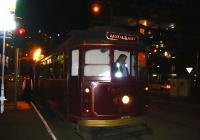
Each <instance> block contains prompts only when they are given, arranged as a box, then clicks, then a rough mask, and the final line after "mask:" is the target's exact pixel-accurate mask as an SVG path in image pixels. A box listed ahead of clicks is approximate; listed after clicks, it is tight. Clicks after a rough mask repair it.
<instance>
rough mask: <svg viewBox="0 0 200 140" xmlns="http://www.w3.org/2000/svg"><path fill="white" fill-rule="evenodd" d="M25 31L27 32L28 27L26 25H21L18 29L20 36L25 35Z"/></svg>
mask: <svg viewBox="0 0 200 140" xmlns="http://www.w3.org/2000/svg"><path fill="white" fill-rule="evenodd" d="M25 33H26V29H25V28H24V27H20V28H18V29H17V34H18V35H19V36H24V35H25Z"/></svg>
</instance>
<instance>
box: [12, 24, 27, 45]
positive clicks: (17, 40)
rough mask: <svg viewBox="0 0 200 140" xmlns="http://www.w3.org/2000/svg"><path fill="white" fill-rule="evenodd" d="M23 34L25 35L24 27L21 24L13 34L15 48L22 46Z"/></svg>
mask: <svg viewBox="0 0 200 140" xmlns="http://www.w3.org/2000/svg"><path fill="white" fill-rule="evenodd" d="M25 35H26V29H25V28H24V27H23V26H20V27H18V28H17V29H16V31H15V34H14V41H15V47H16V48H21V47H23V46H24V40H25V39H24V37H25Z"/></svg>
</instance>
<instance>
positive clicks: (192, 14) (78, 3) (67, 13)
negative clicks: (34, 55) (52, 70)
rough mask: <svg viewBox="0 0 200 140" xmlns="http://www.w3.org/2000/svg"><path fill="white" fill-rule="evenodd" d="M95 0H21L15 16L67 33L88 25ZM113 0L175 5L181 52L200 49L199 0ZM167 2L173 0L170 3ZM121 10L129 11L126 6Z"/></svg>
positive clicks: (49, 30) (50, 30) (31, 27)
mask: <svg viewBox="0 0 200 140" xmlns="http://www.w3.org/2000/svg"><path fill="white" fill-rule="evenodd" d="M93 1H95V0H18V3H17V9H16V16H20V17H22V18H23V24H24V26H26V27H27V28H28V29H29V30H34V31H36V30H38V29H42V30H43V31H44V32H46V33H53V32H61V33H65V32H68V31H69V30H72V29H81V28H86V27H87V26H88V24H89V22H90V18H91V17H90V14H91V13H90V11H89V4H90V3H91V2H93ZM100 1H102V2H104V3H105V2H108V0H100ZM113 2H120V3H121V5H123V4H126V5H127V4H128V3H132V4H134V6H135V7H137V4H140V6H141V5H142V6H144V7H152V6H153V5H154V4H155V5H157V7H158V8H160V9H162V7H163V8H170V9H172V11H171V15H172V19H173V20H174V21H176V22H177V28H176V30H177V31H176V33H177V34H178V35H179V39H181V40H182V41H181V42H179V44H178V45H177V46H178V47H179V48H177V50H178V53H180V54H182V55H188V56H191V57H192V56H193V55H194V53H195V52H196V51H199V50H200V45H199V40H200V26H199V25H200V20H199V19H200V12H199V7H198V4H197V2H196V3H195V1H187V0H113ZM165 3H170V4H169V5H168V7H167V6H166V5H165ZM144 9H145V10H146V8H144ZM119 10H120V12H122V13H123V14H124V15H126V12H125V10H126V7H125V8H124V9H119ZM147 11H148V10H147ZM145 12H146V11H136V10H135V11H134V12H130V13H133V14H141V13H142V14H143V15H145ZM156 12H157V13H158V12H159V11H156ZM127 14H128V12H127ZM146 14H148V13H147V12H146ZM173 15H174V16H173ZM129 16H130V15H129ZM161 20H165V19H164V18H163V19H161ZM190 52H191V53H190Z"/></svg>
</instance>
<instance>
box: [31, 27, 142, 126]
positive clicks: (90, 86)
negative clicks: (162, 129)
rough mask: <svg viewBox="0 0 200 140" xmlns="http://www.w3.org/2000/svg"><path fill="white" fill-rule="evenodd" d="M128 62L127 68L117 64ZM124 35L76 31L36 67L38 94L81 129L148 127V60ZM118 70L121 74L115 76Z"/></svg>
mask: <svg viewBox="0 0 200 140" xmlns="http://www.w3.org/2000/svg"><path fill="white" fill-rule="evenodd" d="M121 54H123V55H124V56H126V60H125V62H126V65H124V66H125V67H126V70H127V72H128V73H127V74H126V75H125V76H124V75H123V73H124V71H123V70H124V69H125V68H124V66H123V67H120V65H119V64H118V63H115V62H116V61H117V60H118V59H117V58H118V57H119V56H120V55H121ZM142 54H144V52H143V48H142V46H141V45H140V43H139V38H138V36H135V35H131V34H130V32H128V31H127V30H125V29H121V28H110V27H107V28H105V27H95V28H92V29H88V30H83V31H73V32H71V33H70V34H69V38H68V39H67V40H66V41H65V42H64V43H62V44H60V45H58V46H56V47H55V49H54V50H53V51H52V52H51V53H49V54H48V55H47V56H46V57H45V58H43V59H42V60H40V61H39V62H38V63H37V64H36V67H35V80H34V81H35V82H34V84H35V91H36V94H38V96H39V97H42V98H43V99H44V100H45V101H46V102H47V103H48V104H49V105H51V106H52V107H54V108H56V109H57V110H59V112H61V114H63V116H65V118H66V119H69V120H74V121H76V122H77V123H78V124H79V125H82V126H95V127H103V126H119V125H126V124H135V123H136V124H137V123H143V121H144V116H145V105H144V93H145V84H144V82H143V80H142V78H143V76H144V71H145V56H144V55H142ZM114 67H116V69H117V71H114Z"/></svg>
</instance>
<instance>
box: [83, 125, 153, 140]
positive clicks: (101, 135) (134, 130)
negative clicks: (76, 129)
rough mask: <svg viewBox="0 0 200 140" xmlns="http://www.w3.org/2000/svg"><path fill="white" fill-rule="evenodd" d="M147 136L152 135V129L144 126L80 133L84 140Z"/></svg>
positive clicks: (111, 139) (90, 130)
mask: <svg viewBox="0 0 200 140" xmlns="http://www.w3.org/2000/svg"><path fill="white" fill-rule="evenodd" d="M149 134H152V129H151V128H149V127H147V126H145V125H140V126H139V125H138V126H120V127H109V128H91V129H85V130H82V131H80V135H81V136H82V137H83V139H84V140H128V139H131V138H136V139H137V138H138V137H140V136H143V135H149Z"/></svg>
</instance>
